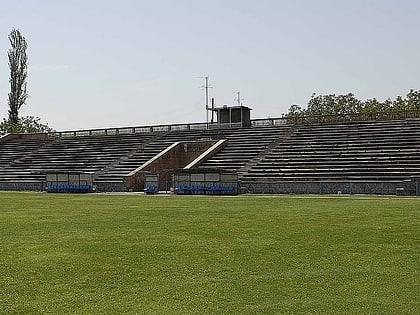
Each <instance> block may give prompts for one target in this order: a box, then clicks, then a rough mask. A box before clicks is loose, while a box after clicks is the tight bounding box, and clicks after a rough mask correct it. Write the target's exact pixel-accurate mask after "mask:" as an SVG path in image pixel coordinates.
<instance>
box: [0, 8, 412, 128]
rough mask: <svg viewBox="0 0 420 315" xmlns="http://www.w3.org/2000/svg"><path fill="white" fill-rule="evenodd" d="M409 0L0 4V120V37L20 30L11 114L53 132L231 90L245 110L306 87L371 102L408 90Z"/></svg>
mask: <svg viewBox="0 0 420 315" xmlns="http://www.w3.org/2000/svg"><path fill="white" fill-rule="evenodd" d="M419 16H420V1H418V0H400V1H397V0H393V1H391V0H352V1H347V0H343V1H340V0H335V1H334V0H318V1H310V0H306V1H305V0H259V1H257V0H253V1H251V0H223V1H222V0H212V1H199V0H195V1H194V0H190V1H187V0H173V1H169V0H166V1H165V0H154V1H134V0H133V1H129V0H119V1H107V0H101V1H99V0H92V1H89V0H83V1H80V0H73V1H47V0H37V1H33V0H15V1H2V3H1V4H0V117H5V116H6V115H7V110H8V105H7V94H8V92H9V89H10V88H9V84H8V79H9V68H8V65H7V50H8V49H9V47H10V45H9V42H8V39H7V36H8V34H9V33H10V31H11V29H12V28H18V29H19V30H20V31H21V32H22V33H23V34H24V36H25V37H26V39H27V42H28V45H29V49H28V54H29V64H30V73H29V79H28V91H29V94H30V98H29V100H28V102H27V105H26V106H25V107H24V108H23V109H22V111H21V114H22V115H35V116H40V117H41V118H42V120H43V121H44V122H48V123H49V124H50V126H51V127H53V128H55V129H57V130H68V129H85V128H97V127H114V126H133V125H145V124H160V123H182V122H202V121H205V117H206V116H205V111H204V105H203V104H204V95H203V91H202V90H200V88H199V87H200V85H202V84H203V83H204V81H203V80H202V79H198V77H200V76H203V75H209V76H210V84H211V85H212V86H213V89H212V90H211V96H213V97H215V98H216V103H217V104H218V105H221V104H233V103H234V99H235V94H234V93H233V92H234V91H241V96H242V97H243V98H244V101H243V103H244V104H245V105H248V106H250V107H252V108H253V113H252V115H253V118H266V117H279V116H280V115H281V114H282V113H284V112H286V111H287V109H288V108H289V107H290V105H292V104H299V105H302V106H304V105H306V103H307V101H308V100H309V98H310V96H311V94H312V93H317V94H327V93H328V94H329V93H335V94H341V93H348V92H353V93H354V94H355V95H356V97H358V98H360V99H366V98H372V97H376V98H378V99H380V100H383V99H386V98H395V97H396V96H397V95H405V94H406V93H407V92H408V90H409V89H410V88H413V89H419V88H420V38H419V34H420V19H419Z"/></svg>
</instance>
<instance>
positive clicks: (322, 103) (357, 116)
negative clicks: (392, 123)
mask: <svg viewBox="0 0 420 315" xmlns="http://www.w3.org/2000/svg"><path fill="white" fill-rule="evenodd" d="M285 117H286V119H287V121H288V122H290V123H303V122H333V121H351V120H386V119H399V118H407V117H412V118H420V90H413V89H412V90H410V91H409V92H408V93H407V95H406V96H405V97H402V96H398V97H397V98H396V99H395V100H391V99H386V100H385V101H383V102H380V101H378V100H377V99H376V98H372V99H367V100H365V101H361V100H359V99H357V98H355V97H354V95H353V94H352V93H348V94H345V95H335V94H329V95H316V94H313V95H312V97H311V99H310V100H309V102H308V105H307V108H306V109H304V108H302V107H301V106H299V105H292V106H291V107H290V108H289V111H288V112H287V114H286V115H285Z"/></svg>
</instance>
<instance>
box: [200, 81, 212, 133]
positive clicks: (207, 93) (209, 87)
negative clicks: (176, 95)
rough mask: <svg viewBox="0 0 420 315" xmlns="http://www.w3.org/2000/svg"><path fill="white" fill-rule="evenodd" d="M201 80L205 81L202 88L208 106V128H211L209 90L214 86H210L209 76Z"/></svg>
mask: <svg viewBox="0 0 420 315" xmlns="http://www.w3.org/2000/svg"><path fill="white" fill-rule="evenodd" d="M200 79H204V80H205V81H204V85H203V86H201V88H203V89H204V96H205V104H206V124H207V128H208V127H209V109H210V108H209V89H211V88H212V86H209V76H204V77H200Z"/></svg>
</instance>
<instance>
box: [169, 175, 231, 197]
mask: <svg viewBox="0 0 420 315" xmlns="http://www.w3.org/2000/svg"><path fill="white" fill-rule="evenodd" d="M173 188H174V193H175V194H179V195H181V194H184V195H192V194H195V195H236V194H238V193H239V182H238V175H237V174H236V173H234V172H230V171H224V170H219V169H189V170H185V169H181V170H178V171H176V172H175V173H174V174H173Z"/></svg>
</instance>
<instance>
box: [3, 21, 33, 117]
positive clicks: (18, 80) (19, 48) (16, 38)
mask: <svg viewBox="0 0 420 315" xmlns="http://www.w3.org/2000/svg"><path fill="white" fill-rule="evenodd" d="M9 41H10V45H11V46H12V48H11V49H9V50H8V52H7V55H8V57H9V67H10V80H9V82H10V93H9V122H10V123H11V124H14V125H17V124H18V123H19V110H20V108H21V107H22V105H24V104H25V103H26V99H27V98H28V93H27V90H26V85H27V83H26V78H27V76H28V56H27V54H26V49H27V48H28V45H27V43H26V40H25V37H24V36H23V35H22V34H21V33H20V31H19V30H17V29H13V30H12V32H11V33H10V35H9Z"/></svg>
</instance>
